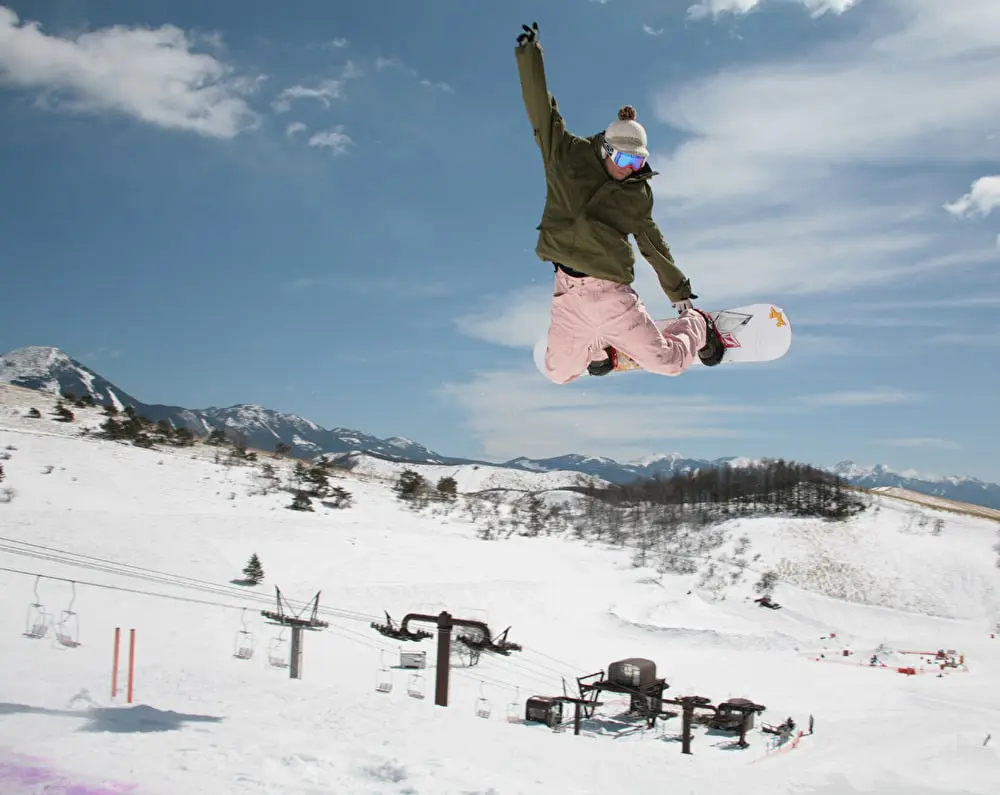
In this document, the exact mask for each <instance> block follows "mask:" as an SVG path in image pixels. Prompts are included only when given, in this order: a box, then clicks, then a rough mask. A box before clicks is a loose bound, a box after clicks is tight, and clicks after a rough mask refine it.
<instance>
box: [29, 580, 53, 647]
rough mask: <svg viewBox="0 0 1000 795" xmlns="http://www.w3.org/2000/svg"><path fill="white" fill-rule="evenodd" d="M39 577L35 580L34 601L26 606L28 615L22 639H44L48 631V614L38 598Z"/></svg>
mask: <svg viewBox="0 0 1000 795" xmlns="http://www.w3.org/2000/svg"><path fill="white" fill-rule="evenodd" d="M41 579H42V578H41V575H39V576H38V577H36V578H35V588H34V591H35V601H34V602H32V603H31V604H30V605H28V615H27V618H26V619H25V622H24V637H26V638H44V637H45V636H46V635H47V634H48V631H49V614H48V613H46V612H45V605H43V604H42V600H41V599H40V598H39V596H38V583H39V581H40V580H41Z"/></svg>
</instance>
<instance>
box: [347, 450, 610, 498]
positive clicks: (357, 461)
mask: <svg viewBox="0 0 1000 795" xmlns="http://www.w3.org/2000/svg"><path fill="white" fill-rule="evenodd" d="M327 458H330V459H331V460H332V461H334V462H335V463H336V464H337V465H338V466H342V467H345V468H348V469H350V470H351V471H352V472H355V473H359V474H366V475H373V476H376V477H381V478H387V479H395V478H397V477H398V476H399V474H400V473H401V472H403V471H404V470H406V469H410V470H413V471H414V472H417V473H419V474H420V475H422V476H423V477H424V478H426V479H427V481H428V482H430V483H431V484H434V483H437V482H438V481H439V480H440V479H441V478H445V477H450V478H454V479H455V482H456V484H457V487H458V491H459V492H460V493H467V492H480V491H488V490H491V489H497V490H504V489H507V490H511V491H543V490H545V489H560V488H565V487H567V486H579V485H594V484H600V483H602V482H604V481H601V480H600V479H599V478H594V477H590V476H588V475H582V474H579V473H577V472H567V471H561V470H560V471H556V472H527V471H523V470H519V469H508V468H506V467H498V466H490V465H488V464H461V465H457V466H456V465H442V464H416V463H401V462H398V461H389V460H386V459H384V458H377V457H374V456H370V455H365V454H364V453H347V454H344V455H339V456H327Z"/></svg>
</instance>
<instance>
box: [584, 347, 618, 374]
mask: <svg viewBox="0 0 1000 795" xmlns="http://www.w3.org/2000/svg"><path fill="white" fill-rule="evenodd" d="M604 352H605V353H606V354H608V358H607V359H596V360H595V361H592V362H591V363H590V364H588V365H587V373H588V375H607V374H608V373H613V372H614V371H615V369H616V368H617V367H618V351H616V350H615V349H614V348H611V347H607V348H605V349H604Z"/></svg>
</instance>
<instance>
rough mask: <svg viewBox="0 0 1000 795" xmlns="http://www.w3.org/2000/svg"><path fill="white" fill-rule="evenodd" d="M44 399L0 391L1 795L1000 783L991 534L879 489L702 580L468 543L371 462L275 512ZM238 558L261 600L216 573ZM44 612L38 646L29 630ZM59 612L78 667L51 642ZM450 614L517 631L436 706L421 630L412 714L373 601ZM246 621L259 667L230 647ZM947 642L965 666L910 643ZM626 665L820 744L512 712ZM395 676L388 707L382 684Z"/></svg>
mask: <svg viewBox="0 0 1000 795" xmlns="http://www.w3.org/2000/svg"><path fill="white" fill-rule="evenodd" d="M52 404H53V399H52V398H51V396H48V395H42V394H40V393H36V392H30V391H28V390H21V389H16V388H4V389H0V454H5V455H9V458H6V459H5V460H0V463H2V464H3V466H4V470H5V479H4V481H3V482H2V483H0V490H3V489H11V490H12V491H13V495H12V498H11V500H10V501H9V502H0V537H2V539H3V540H2V541H0V569H2V570H0V595H2V599H3V604H4V605H5V606H6V607H7V609H6V610H4V611H3V612H2V613H0V637H2V638H3V639H4V640H3V650H4V655H3V666H2V669H0V670H2V672H3V673H2V676H0V792H2V793H3V795H23V794H24V793H41V792H45V793H70V792H73V793H78V794H80V793H87V794H88V795H96V794H97V793H124V792H127V793H134V794H135V795H173V794H174V793H185V795H187V794H188V793H190V794H192V795H195V794H200V793H206V794H207V793H212V795H229V794H230V793H232V794H233V795H235V794H236V793H249V794H251V795H255V794H256V793H283V794H285V793H296V794H297V793H302V794H303V795H306V794H307V793H308V794H309V795H318V794H319V793H338V794H340V793H350V795H367V794H368V793H373V794H374V793H378V794H379V795H382V794H388V793H393V794H394V795H416V794H418V793H419V794H420V795H445V794H447V795H515V794H521V793H524V794H529V793H530V794H531V795H535V794H536V793H538V794H539V795H540V794H541V793H546V794H547V795H548V794H549V793H553V792H558V793H573V794H574V795H577V794H579V795H598V794H599V795H608V793H625V792H638V791H646V792H659V791H666V790H669V791H671V792H677V793H698V794H699V795H702V794H707V793H716V792H720V791H726V792H729V793H747V794H748V795H749V794H750V793H759V792H763V791H767V792H768V793H769V795H774V794H775V793H796V795H802V794H803V793H817V794H819V795H853V794H854V793H871V792H874V793H904V792H905V793H907V794H908V795H909V793H915V794H916V795H937V794H938V793H975V794H976V795H978V794H979V793H982V794H983V795H986V794H987V793H989V794H990V795H993V793H996V792H997V786H998V784H997V782H1000V754H998V751H997V743H1000V687H998V685H1000V638H991V637H990V635H991V633H993V632H994V630H995V629H996V623H997V621H1000V608H998V602H997V595H996V592H995V587H996V583H997V582H998V574H1000V573H998V571H997V569H996V568H995V566H994V561H995V559H996V553H994V552H993V551H992V549H991V547H992V545H993V544H994V543H996V541H997V524H996V523H995V522H991V521H989V520H986V519H984V518H980V517H973V516H964V515H959V514H955V513H945V512H938V511H935V510H934V509H933V508H931V507H927V506H919V505H913V504H911V503H907V502H903V501H900V500H896V499H894V498H892V497H889V496H881V497H879V498H878V511H877V512H876V511H875V510H874V508H873V509H872V510H870V511H868V512H866V513H865V514H863V515H861V516H859V517H857V518H856V519H854V520H852V521H851V522H848V523H828V522H820V521H814V520H792V519H753V520H750V519H741V520H734V521H732V522H727V523H725V524H723V525H720V526H719V527H717V528H715V531H716V532H718V533H720V534H722V535H721V536H720V537H721V538H723V539H724V540H723V543H721V544H720V545H719V546H718V547H717V548H715V549H714V550H713V551H712V553H711V554H710V555H708V556H707V557H706V559H705V560H704V561H702V562H701V564H700V565H699V571H698V572H697V573H695V574H688V575H675V574H666V575H661V574H659V573H657V571H656V570H655V569H653V568H638V567H635V566H633V562H634V561H633V551H632V550H629V549H614V548H610V547H608V546H607V545H605V544H602V543H596V542H588V541H581V540H577V539H573V538H572V537H570V536H569V535H566V536H565V537H557V536H544V535H543V536H541V537H538V538H525V537H520V536H517V535H515V536H513V537H511V538H509V539H506V540H502V541H488V542H487V541H481V540H479V539H477V537H476V526H475V525H474V524H473V523H472V522H471V521H469V520H468V519H466V518H462V516H463V515H462V514H461V513H460V512H458V511H455V512H452V513H450V514H442V513H440V512H431V511H423V512H417V511H413V510H410V509H408V508H406V507H403V506H402V505H401V504H400V503H399V502H398V500H396V498H395V496H394V495H393V493H392V490H391V486H392V481H391V479H382V478H380V477H379V476H378V474H379V473H378V472H377V471H375V469H374V468H372V469H370V470H369V471H367V472H366V473H365V474H364V475H363V476H356V475H355V474H353V473H349V472H344V473H340V476H339V479H337V480H336V481H335V482H336V484H337V485H340V486H342V487H343V488H346V489H347V490H348V491H350V492H351V494H352V495H353V497H354V505H353V507H351V508H348V509H344V510H337V509H330V508H324V507H322V506H320V505H319V504H318V503H317V504H316V510H315V512H313V513H301V512H296V511H291V510H288V509H287V507H286V506H287V505H288V504H289V502H290V497H289V495H288V494H287V493H274V494H268V495H261V494H259V493H253V492H255V490H256V483H255V479H254V476H253V474H252V469H251V468H250V467H227V466H223V465H220V464H216V463H214V462H213V455H214V451H213V450H211V449H210V448H205V447H201V446H198V447H195V448H191V449H185V450H170V449H155V450H141V449H138V448H135V447H130V446H127V445H123V444H116V443H111V442H103V441H97V440H94V439H85V438H80V437H79V430H80V427H81V425H86V424H90V425H96V424H97V423H98V422H99V421H100V419H101V418H100V414H99V412H97V411H93V412H86V411H81V412H78V421H77V422H75V423H72V424H63V423H59V422H55V421H53V420H51V419H49V418H48V415H49V414H50V413H51V406H52ZM30 406H36V407H37V408H39V409H40V410H41V412H42V414H43V418H42V419H29V418H27V417H26V416H25V414H26V411H27V409H28V408H29V407H30ZM10 447H12V448H14V449H8V448H10ZM277 463H278V465H279V466H286V465H287V464H283V463H281V462H277ZM374 466H375V465H372V467H374ZM487 474H488V473H487ZM458 475H461V476H463V477H464V476H465V473H458ZM480 477H483V475H482V473H480V474H477V475H475V478H480ZM469 479H470V480H469V484H470V485H473V486H479V485H480V484H481V482H482V481H479V480H475V479H474V478H473V475H472V473H469ZM925 517H926V519H925ZM938 518H941V519H942V520H943V525H942V526H941V531H940V535H935V534H934V532H933V530H934V520H935V519H938ZM743 536H745V537H747V538H749V539H750V546H749V549H748V550H746V551H744V552H739V551H738V550H737V542H738V539H739V538H740V537H743ZM252 553H256V554H257V555H259V557H260V560H261V562H262V564H263V567H264V570H265V573H266V578H265V580H264V582H263V584H261V585H259V586H256V587H242V586H237V585H233V584H231V582H230V581H231V580H233V579H234V578H238V577H239V576H240V571H241V569H242V568H243V566H244V564H245V563H246V561H247V559H248V557H249V556H250V555H251V554H252ZM758 555H759V557H756V556H758ZM709 558H710V559H709ZM735 558H740V559H744V560H745V561H747V563H748V565H749V566H750V569H751V571H754V572H759V571H763V570H766V569H774V570H776V571H779V572H780V573H781V575H782V577H783V581H782V583H781V584H779V585H778V587H777V588H776V590H775V592H774V598H775V600H776V601H777V602H779V603H781V605H782V608H781V609H780V610H767V609H763V608H760V607H758V606H757V605H755V604H754V602H753V601H752V599H753V596H754V594H753V590H752V587H751V586H752V582H753V579H754V577H753V576H745V577H743V578H742V579H740V580H738V581H737V582H733V578H732V577H731V576H730V575H731V572H732V570H733V569H732V567H729V568H727V567H726V566H725V565H724V561H725V560H733V559H735ZM712 561H714V562H715V563H714V573H713V568H712V567H713V564H712ZM38 575H41V577H40V578H39V576H38ZM56 578H61V579H56ZM69 581H74V582H75V585H72V584H71V582H69ZM275 585H278V586H280V588H281V590H282V592H283V593H284V594H285V595H286V596H287V597H288V598H289V599H291V600H294V601H295V603H296V604H297V605H299V604H302V603H303V602H305V601H308V600H309V599H311V598H312V597H313V596H314V595H315V594H316V592H317V591H321V595H320V608H321V611H320V612H321V617H322V618H323V619H325V620H328V621H329V623H330V626H329V628H328V629H326V630H323V631H319V632H310V633H307V634H306V637H305V642H304V654H303V678H302V679H300V680H292V679H290V678H289V677H288V670H287V669H286V668H276V667H272V666H271V665H269V664H268V656H269V651H281V649H280V648H277V646H276V647H275V648H274V649H272V645H275V641H277V640H278V639H279V638H280V637H281V633H280V631H279V629H278V628H277V627H274V626H270V625H268V624H267V623H266V622H265V620H264V619H263V618H262V617H261V615H260V613H259V611H260V610H261V609H273V606H274V599H273V593H274V592H273V588H274V586H275ZM74 590H75V599H74ZM36 600H37V601H38V602H39V603H41V604H42V605H44V611H45V613H46V614H47V616H48V618H49V627H48V632H47V634H46V636H45V637H43V638H40V639H38V638H27V637H23V633H24V632H25V630H26V626H27V624H28V623H31V620H32V616H33V615H34V614H36V613H37V612H38V611H37V609H34V610H32V608H30V607H29V605H30V604H31V603H33V602H35V601H36ZM67 609H71V610H72V611H73V612H75V613H76V614H77V616H78V618H79V639H80V641H81V645H80V646H79V647H77V648H70V649H67V648H64V647H61V646H60V645H59V644H57V643H56V642H55V641H54V632H55V630H56V628H57V625H58V624H59V620H60V618H61V617H62V616H63V611H64V610H67ZM442 609H447V610H449V611H451V612H452V613H453V614H454V615H456V616H460V617H466V618H472V619H477V620H483V621H486V622H488V623H489V625H490V627H491V628H492V629H493V630H494V631H496V632H499V631H502V630H503V629H505V628H506V627H508V626H510V627H511V629H510V635H509V637H510V640H512V641H514V642H516V643H520V644H522V645H523V646H524V650H523V651H521V652H515V653H513V654H512V655H511V656H510V657H498V656H490V655H484V657H483V659H482V660H481V662H480V664H479V665H478V666H475V667H455V668H454V669H453V671H452V677H451V689H450V698H449V704H450V705H449V706H448V707H447V708H442V707H436V706H434V698H433V695H434V694H433V687H432V684H431V683H432V681H433V678H434V675H435V670H434V667H433V663H434V643H433V641H422V642H420V643H418V644H412V643H411V644H407V647H406V649H405V650H408V651H415V650H426V651H427V655H428V663H429V668H428V670H426V671H425V672H424V673H425V675H426V680H427V682H426V685H427V686H426V690H425V692H426V698H424V699H415V698H411V697H409V696H408V694H407V685H408V680H409V675H408V673H407V672H406V671H403V670H400V669H398V668H394V667H393V666H395V665H396V664H397V663H398V661H399V652H400V644H399V643H397V642H395V641H392V640H389V639H387V638H384V637H382V636H381V635H379V634H377V633H376V632H375V631H374V630H372V629H371V628H370V626H369V623H370V622H371V621H383V620H384V615H383V611H385V610H387V611H389V613H390V614H391V615H392V616H393V618H394V619H396V620H398V619H400V618H401V617H402V616H403V615H404V614H405V613H407V612H421V613H430V614H436V613H438V612H439V611H441V610H442ZM70 623H71V622H70ZM64 626H68V624H64ZM116 627H120V628H121V629H122V633H123V636H124V637H123V644H122V657H121V659H120V661H119V669H120V677H119V682H120V686H121V687H124V684H125V682H126V680H127V657H128V654H127V647H128V632H129V630H130V629H133V628H134V629H135V631H136V656H135V669H134V687H135V690H134V701H133V703H132V704H131V705H130V704H128V703H126V699H125V697H124V695H123V694H122V693H121V692H120V693H119V695H118V697H117V698H115V699H112V698H111V692H110V687H111V672H112V645H113V637H114V630H115V628H116ZM243 627H245V628H246V630H247V631H248V632H250V633H252V635H253V641H254V643H253V649H254V652H253V656H252V657H251V658H250V659H248V660H242V659H238V658H236V657H234V650H235V648H236V644H237V640H238V638H239V635H238V633H239V632H240V630H241V628H243ZM282 640H287V636H285V637H284V638H282ZM280 645H281V646H284V644H283V643H282V644H280ZM937 649H948V650H953V651H954V652H955V655H956V657H957V655H961V664H960V665H957V666H956V667H949V668H947V669H944V670H942V669H941V668H940V667H938V666H937V665H935V664H934V662H933V661H932V660H929V659H928V658H927V656H926V655H920V654H910V653H907V652H916V651H924V652H931V653H933V652H934V651H936V650H937ZM845 651H846V652H848V653H847V655H846V656H845V654H844V652H845ZM873 654H876V655H877V656H879V657H880V662H879V664H878V665H876V666H871V665H869V664H868V662H869V658H870V657H871V655H873ZM626 657H647V658H650V659H653V660H654V661H656V663H657V666H658V672H657V673H658V675H659V676H663V677H666V679H667V681H668V682H669V683H670V689H669V690H668V691H667V696H668V697H671V696H672V697H677V696H679V695H692V694H698V695H704V696H707V697H709V698H711V699H712V701H713V703H717V702H719V701H723V700H725V699H726V698H729V697H735V696H743V697H746V698H750V699H752V700H754V701H756V702H758V703H762V704H764V705H766V706H767V711H766V712H765V713H764V715H763V716H762V718H763V720H764V721H765V722H768V723H772V724H777V723H780V722H781V721H782V720H784V719H785V718H786V717H787V716H792V717H794V718H795V720H796V721H797V722H798V724H799V725H800V726H804V725H805V724H806V722H807V720H808V717H809V716H810V715H812V716H813V717H814V719H815V734H813V735H811V736H808V735H807V736H805V737H803V738H802V739H801V740H800V741H799V742H798V743H797V745H796V747H794V748H792V747H791V746H790V745H786V746H784V747H783V748H782V749H780V750H769V749H768V735H765V734H763V733H761V732H760V731H759V730H757V729H755V730H754V731H752V732H751V733H750V735H749V740H750V747H749V748H747V749H745V750H734V749H732V748H731V744H732V740H731V738H730V737H729V736H721V735H714V734H712V733H710V732H706V731H705V730H704V729H702V728H696V729H695V738H694V743H693V754H692V755H689V756H688V755H682V754H681V752H680V744H679V742H678V741H677V735H678V733H679V731H680V721H679V719H673V720H671V721H668V722H666V723H661V724H660V725H658V726H657V728H656V729H653V730H643V728H642V726H643V724H642V723H634V722H629V720H628V719H627V718H626V717H625V716H624V714H623V713H624V711H625V706H626V704H624V703H623V702H622V701H620V700H617V699H616V698H615V697H613V696H609V697H606V698H604V699H603V700H604V701H605V705H604V706H603V707H602V708H601V709H600V710H599V712H598V716H597V717H596V719H595V720H590V721H585V722H584V725H583V736H579V737H576V736H574V735H573V732H572V729H571V728H570V729H569V730H566V731H561V732H553V731H552V730H551V729H549V728H548V727H546V726H543V725H541V724H523V723H510V722H508V720H507V716H508V707H510V708H511V709H512V711H513V713H514V714H515V715H516V716H523V712H524V701H525V698H526V697H528V696H531V695H535V694H545V695H556V694H559V693H561V692H562V680H563V678H565V679H566V681H567V682H568V683H569V684H570V685H571V686H572V685H575V679H574V677H576V676H581V675H585V674H590V673H593V672H596V671H599V670H601V669H606V668H607V665H608V663H609V662H612V661H614V660H619V659H623V658H626ZM883 663H884V664H883ZM908 666H913V667H914V670H915V671H916V673H915V675H912V676H910V675H902V674H900V673H898V672H897V668H899V667H908ZM382 667H385V668H388V669H389V671H388V672H389V674H390V675H391V677H392V684H393V687H392V690H391V692H389V693H379V692H376V687H375V686H376V682H377V681H378V680H379V677H380V668H382ZM481 699H482V700H481ZM487 704H488V707H489V716H488V717H487V718H485V719H484V718H481V717H479V716H478V715H477V714H476V712H477V709H478V708H479V707H482V706H484V705H487ZM991 732H992V733H993V734H996V735H998V736H997V739H996V741H993V740H990V741H987V742H986V743H985V745H984V741H986V738H987V736H988V735H989V734H990V733H991Z"/></svg>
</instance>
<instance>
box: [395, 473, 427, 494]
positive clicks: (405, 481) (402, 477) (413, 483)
mask: <svg viewBox="0 0 1000 795" xmlns="http://www.w3.org/2000/svg"><path fill="white" fill-rule="evenodd" d="M393 491H395V492H396V496H397V497H398V498H399V499H401V500H403V501H404V502H420V501H422V500H423V499H424V497H425V496H426V494H427V480H426V479H425V478H424V476H423V475H421V474H420V473H419V472H416V471H414V470H412V469H404V470H403V471H402V472H400V473H399V478H398V479H397V480H396V485H395V487H394V488H393Z"/></svg>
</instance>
